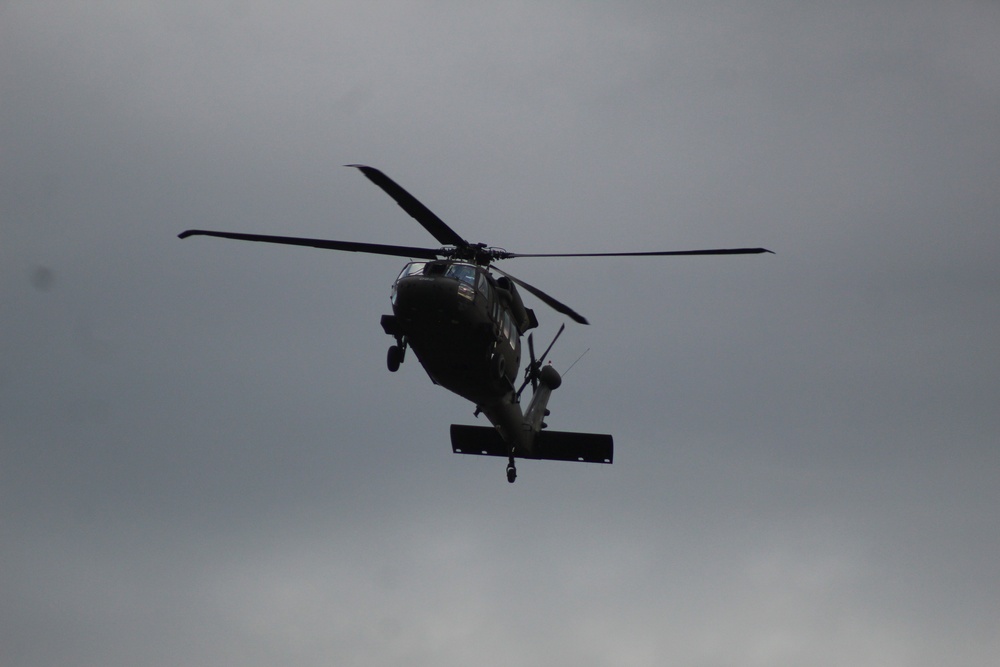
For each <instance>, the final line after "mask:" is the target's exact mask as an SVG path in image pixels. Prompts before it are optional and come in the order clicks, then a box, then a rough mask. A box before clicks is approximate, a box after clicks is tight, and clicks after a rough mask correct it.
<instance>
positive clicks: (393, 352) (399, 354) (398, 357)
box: [385, 345, 403, 373]
mask: <svg viewBox="0 0 1000 667" xmlns="http://www.w3.org/2000/svg"><path fill="white" fill-rule="evenodd" d="M401 363H403V348H401V347H399V346H398V345H393V346H392V347H390V348H389V352H388V353H387V354H386V355H385V365H386V366H388V367H389V372H390V373H395V372H396V371H398V370H399V365H400V364H401Z"/></svg>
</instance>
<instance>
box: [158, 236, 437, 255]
mask: <svg viewBox="0 0 1000 667" xmlns="http://www.w3.org/2000/svg"><path fill="white" fill-rule="evenodd" d="M177 236H178V237H179V238H182V239H186V238H187V237H189V236H217V237H219V238H222V239H236V240H238V241H259V242H261V243H281V244H284V245H301V246H309V247H312V248H322V249H324V250H345V251H347V252H366V253H370V254H373V255H392V256H393V257H415V258H420V259H437V258H438V257H443V256H444V254H443V253H442V252H441V251H440V250H433V249H431V248H412V247H409V246H401V245H382V244H380V243H354V242H353V241H329V240H326V239H304V238H300V237H297V236H271V235H269V234H239V233H236V232H213V231H209V230H207V229H188V230H186V231H183V232H181V233H180V234H178V235H177Z"/></svg>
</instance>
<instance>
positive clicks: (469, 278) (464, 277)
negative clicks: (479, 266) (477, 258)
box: [444, 264, 476, 287]
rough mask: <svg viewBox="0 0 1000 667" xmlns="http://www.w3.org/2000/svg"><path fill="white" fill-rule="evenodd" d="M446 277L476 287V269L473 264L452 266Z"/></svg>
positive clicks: (446, 272)
mask: <svg viewBox="0 0 1000 667" xmlns="http://www.w3.org/2000/svg"><path fill="white" fill-rule="evenodd" d="M444 275H446V276H448V277H449V278H458V279H459V280H461V281H462V282H463V283H466V284H469V285H472V286H473V287H475V285H476V267H474V266H472V265H471V264H452V265H450V266H449V267H448V270H447V271H445V274H444Z"/></svg>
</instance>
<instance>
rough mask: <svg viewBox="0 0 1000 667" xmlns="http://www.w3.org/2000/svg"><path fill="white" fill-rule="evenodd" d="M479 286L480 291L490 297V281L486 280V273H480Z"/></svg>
mask: <svg viewBox="0 0 1000 667" xmlns="http://www.w3.org/2000/svg"><path fill="white" fill-rule="evenodd" d="M478 286H479V291H480V292H481V293H482V295H483V296H485V297H486V298H487V299H488V298H490V283H489V281H488V280H486V274H485V273H480V274H479V280H478Z"/></svg>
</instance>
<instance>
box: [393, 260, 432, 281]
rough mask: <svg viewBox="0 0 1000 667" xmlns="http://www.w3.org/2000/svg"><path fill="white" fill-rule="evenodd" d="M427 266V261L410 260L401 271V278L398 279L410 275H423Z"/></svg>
mask: <svg viewBox="0 0 1000 667" xmlns="http://www.w3.org/2000/svg"><path fill="white" fill-rule="evenodd" d="M426 266H427V262H410V263H409V264H407V265H406V266H404V267H403V270H402V271H400V273H399V278H396V280H401V279H403V278H408V277H409V276H422V275H423V274H424V267H426Z"/></svg>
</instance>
